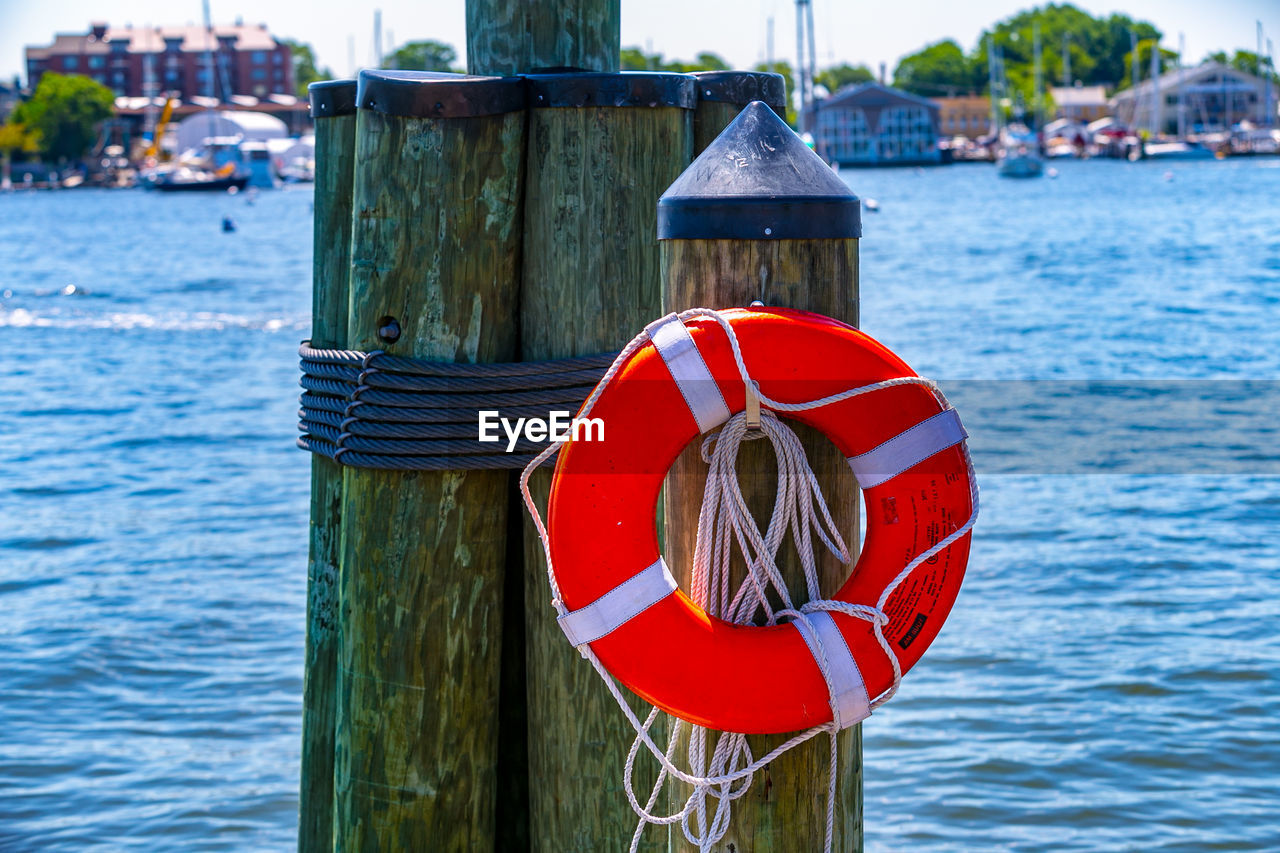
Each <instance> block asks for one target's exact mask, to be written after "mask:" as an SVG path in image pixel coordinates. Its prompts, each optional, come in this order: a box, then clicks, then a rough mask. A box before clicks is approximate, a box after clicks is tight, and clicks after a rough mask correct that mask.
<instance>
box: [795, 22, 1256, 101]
mask: <svg viewBox="0 0 1280 853" xmlns="http://www.w3.org/2000/svg"><path fill="white" fill-rule="evenodd" d="M804 5H805V16H806V17H807V18H808V20H809V67H808V69H807V70H808V72H809V73H808V74H807V75H806V76H807V77H808V78H809V107H810V109H812V108H813V87H814V85H816V84H815V83H814V80H813V78H814V77H815V76H817V73H818V48H817V46H816V45H817V39H815V38H814V37H813V0H805V4H804ZM1259 52H1261V49H1259Z"/></svg>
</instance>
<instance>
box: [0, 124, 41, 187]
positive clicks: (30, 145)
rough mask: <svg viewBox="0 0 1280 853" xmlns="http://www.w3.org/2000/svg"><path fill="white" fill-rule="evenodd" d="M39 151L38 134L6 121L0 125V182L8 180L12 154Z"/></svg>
mask: <svg viewBox="0 0 1280 853" xmlns="http://www.w3.org/2000/svg"><path fill="white" fill-rule="evenodd" d="M39 149H40V134H39V133H37V132H36V131H34V130H31V129H30V128H27V127H24V126H23V125H21V124H18V123H17V122H16V121H12V120H10V121H8V122H5V123H4V124H0V181H3V182H8V180H9V161H10V158H11V157H12V156H13V154H14V152H16V151H21V152H23V153H24V154H34V153H35V152H36V151H38V150H39Z"/></svg>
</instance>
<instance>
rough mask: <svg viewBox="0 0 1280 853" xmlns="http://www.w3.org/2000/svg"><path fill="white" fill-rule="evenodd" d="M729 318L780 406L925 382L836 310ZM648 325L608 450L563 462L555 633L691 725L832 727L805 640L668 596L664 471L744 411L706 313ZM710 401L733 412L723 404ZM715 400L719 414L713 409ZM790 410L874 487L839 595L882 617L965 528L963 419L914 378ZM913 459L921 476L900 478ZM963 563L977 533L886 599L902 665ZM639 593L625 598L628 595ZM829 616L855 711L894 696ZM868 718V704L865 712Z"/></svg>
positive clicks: (605, 393)
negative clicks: (847, 666)
mask: <svg viewBox="0 0 1280 853" xmlns="http://www.w3.org/2000/svg"><path fill="white" fill-rule="evenodd" d="M720 313H721V316H723V317H725V318H726V319H727V320H728V322H729V323H730V325H731V326H732V328H733V330H734V332H735V334H736V336H737V339H738V342H739V345H740V347H741V352H742V356H743V360H744V362H745V364H746V367H747V370H748V372H749V374H750V376H751V377H752V378H753V379H754V380H756V381H757V382H758V383H759V387H760V390H761V393H762V394H763V395H764V396H767V397H769V398H772V399H774V400H777V401H778V402H781V403H790V402H804V401H810V400H814V399H817V398H820V397H824V396H828V395H832V394H836V393H839V392H841V391H846V390H848V389H850V388H854V387H859V386H862V385H867V384H871V383H875V382H880V381H883V380H886V379H892V378H896V377H904V376H915V375H916V374H915V373H914V372H912V370H911V369H910V368H909V367H907V365H906V364H904V363H903V362H902V360H901V359H899V358H898V357H897V356H895V355H894V354H893V353H892V352H890V351H889V350H888V349H887V348H885V347H884V346H883V345H881V344H879V343H878V342H876V341H875V340H873V339H871V338H870V337H868V336H867V335H865V334H863V333H862V332H859V331H858V330H856V329H854V328H852V327H850V326H847V325H845V324H843V323H840V322H838V321H836V320H832V319H831V318H829V317H823V316H821V315H817V314H810V313H807V312H801V311H791V310H785V309H773V308H767V309H741V310H738V309H735V310H731V311H724V312H720ZM682 329H683V330H687V334H686V332H684V331H681V330H682ZM650 330H651V331H652V333H653V340H652V341H651V342H650V343H646V344H644V345H643V346H641V347H640V348H639V349H637V350H636V351H635V352H633V353H632V354H631V356H630V357H629V358H628V359H627V360H626V362H625V363H624V364H623V365H621V367H620V368H619V370H618V372H617V373H616V375H615V376H614V377H613V379H612V380H610V381H609V382H608V384H607V385H606V386H605V387H604V388H603V389H601V391H600V394H599V397H598V398H597V400H596V402H595V405H594V407H593V408H592V410H591V412H590V415H589V416H590V417H591V418H599V419H600V420H601V421H602V422H603V424H604V436H603V439H600V437H599V436H598V435H597V436H594V438H595V439H597V440H573V441H569V442H567V443H566V444H565V445H564V446H563V447H562V449H561V451H560V457H559V460H558V462H557V464H556V468H555V475H554V480H553V483H552V488H551V497H550V503H549V513H548V528H547V530H548V540H549V544H548V549H549V554H550V557H551V561H552V565H553V566H554V571H555V577H556V580H557V583H558V585H559V587H560V594H561V599H562V602H563V604H564V606H565V607H566V608H567V609H568V610H569V611H570V612H569V614H568V615H567V616H564V617H562V618H561V624H562V627H564V628H565V631H566V633H567V634H568V635H569V637H570V640H571V641H572V642H574V644H575V645H582V644H583V643H589V644H590V647H591V649H592V651H594V653H595V654H596V656H597V657H598V658H599V660H600V662H601V663H602V664H603V665H604V667H605V668H606V669H607V670H608V671H609V672H610V673H612V674H613V675H614V676H615V677H616V678H617V679H618V680H619V681H621V682H622V683H623V684H625V685H626V686H627V687H628V688H630V689H631V690H632V691H634V692H635V693H637V694H639V695H640V696H641V697H642V698H644V699H645V700H647V701H648V702H650V703H651V704H653V705H656V706H658V707H660V708H662V709H663V710H666V711H668V712H669V713H671V714H674V715H676V716H678V717H680V718H682V719H685V720H688V721H690V722H693V723H696V724H698V725H701V726H706V727H708V728H713V729H719V730H723V731H731V732H742V733H747V734H763V733H779V732H791V731H797V730H800V729H805V728H808V727H811V726H815V725H822V724H825V723H828V722H831V721H832V717H833V714H832V710H831V706H830V703H831V701H832V699H831V693H832V692H833V690H834V688H832V689H829V688H828V682H827V681H826V680H824V678H823V675H822V673H821V671H820V669H819V666H818V664H817V663H816V662H815V654H816V652H815V651H814V646H813V644H812V642H811V639H812V638H811V637H810V636H809V632H808V631H804V630H800V629H799V627H798V626H797V624H796V623H790V624H782V625H775V626H769V627H754V626H743V625H734V624H730V623H728V622H725V621H723V620H720V619H716V618H714V617H711V616H709V615H708V614H707V613H706V612H705V611H704V610H702V609H701V608H699V607H697V606H696V605H694V603H693V602H692V601H691V600H690V599H689V598H688V597H687V596H686V595H685V594H684V593H683V592H681V591H679V590H676V589H675V588H674V587H675V584H674V582H673V581H671V579H670V575H669V573H667V571H666V569H665V565H664V564H663V563H662V560H661V555H660V554H659V547H658V540H657V533H656V530H655V523H654V518H655V510H656V505H657V501H658V496H659V490H660V489H661V487H662V482H663V478H664V476H665V475H666V473H667V470H668V469H669V468H670V467H671V465H672V463H673V462H674V461H675V459H676V456H677V455H678V454H679V453H680V451H681V450H682V449H683V448H684V447H685V446H686V445H687V444H689V442H690V441H692V440H694V439H695V438H697V437H698V435H699V433H700V432H706V431H708V430H709V429H711V428H714V427H715V426H717V425H718V423H708V422H707V421H708V420H709V419H710V420H712V421H715V420H717V419H718V421H719V423H722V422H723V421H724V420H726V419H727V418H728V417H729V412H730V411H732V412H740V411H742V410H743V409H744V406H745V403H746V401H745V393H744V385H743V382H742V378H741V375H740V373H739V371H738V369H737V367H736V365H735V362H734V359H733V354H732V349H731V344H730V341H729V337H728V335H727V334H726V333H725V331H724V330H723V329H722V328H721V327H720V326H719V325H718V323H717V322H716V321H715V320H714V319H713V318H695V319H693V320H690V321H688V322H686V323H683V324H681V323H680V322H679V321H678V320H676V319H675V318H674V316H672V317H668V318H665V322H664V321H659V323H655V324H653V325H652V326H650ZM664 339H665V341H666V344H667V345H666V346H665V347H664V346H662V344H663V340H664ZM672 341H675V343H676V346H674V348H673V346H672V344H671V342H672ZM690 341H691V342H692V344H693V346H692V348H690V346H689V342H690ZM699 357H700V361H701V363H702V364H703V365H705V367H703V368H701V370H702V371H703V372H702V373H701V374H699V368H698V365H697V362H698V361H699ZM707 374H709V375H707ZM699 375H701V376H702V377H703V378H704V379H705V380H708V381H704V382H703V386H704V387H703V388H702V392H708V391H709V392H710V397H711V398H712V399H711V403H710V404H709V405H710V410H711V413H712V416H711V417H710V418H708V404H707V402H706V400H705V399H704V400H703V401H702V404H701V405H702V409H701V410H699V409H698V407H697V406H693V407H692V408H691V402H690V394H691V392H690V389H691V388H694V389H695V393H700V392H697V391H696V386H695V385H693V384H691V382H692V381H694V380H696V379H697V377H698V376H699ZM711 379H714V382H711V381H709V380H711ZM711 386H714V387H711ZM717 390H718V393H719V395H720V397H721V398H722V400H723V404H720V403H717V402H716V401H715V399H714V398H715V392H716V391H717ZM704 396H705V395H704ZM719 405H723V407H724V409H725V410H724V411H722V412H720V413H719V415H715V409H716V407H717V406H719ZM789 416H790V417H794V418H795V419H796V420H798V421H801V422H803V423H806V424H809V425H811V426H813V427H816V428H817V429H819V430H821V431H822V432H823V433H825V434H826V435H827V437H828V438H829V439H830V440H831V441H832V442H833V443H834V444H835V445H836V446H837V447H838V448H839V449H840V451H841V452H842V453H844V455H845V456H846V457H850V461H851V465H852V466H853V468H854V472H855V476H857V477H858V478H859V482H860V484H861V485H863V488H864V492H863V493H864V500H865V505H866V519H867V532H866V537H865V542H864V545H863V550H862V554H861V557H860V558H859V560H858V562H857V564H856V566H854V568H853V570H852V572H851V574H850V577H849V579H848V580H847V581H846V582H845V584H844V586H843V587H842V588H841V589H840V590H839V592H838V593H837V594H836V595H835V596H834V598H836V599H838V600H841V601H844V602H850V603H856V604H864V605H870V606H875V604H876V602H877V600H878V598H879V597H880V595H881V593H882V592H883V591H884V590H885V588H886V587H887V585H888V584H889V583H890V582H891V581H892V580H893V579H894V577H895V576H897V575H898V573H899V572H901V571H902V569H903V567H904V566H906V565H907V563H908V562H909V561H910V560H912V559H913V558H915V557H916V556H918V555H920V554H922V553H924V552H925V551H926V550H928V549H929V548H930V547H931V546H933V545H935V544H937V543H938V542H940V541H941V540H942V539H943V538H944V537H946V536H947V535H948V534H950V533H952V532H953V531H956V530H958V529H959V528H960V527H961V526H962V525H964V524H965V523H966V522H967V521H968V520H969V518H970V516H971V514H972V512H973V501H972V494H973V493H972V492H971V481H970V473H969V470H970V469H969V466H968V463H967V458H966V455H965V453H964V451H963V450H962V448H961V444H962V442H963V439H964V437H965V436H964V433H963V430H962V428H961V427H960V425H959V420H958V418H956V417H955V415H954V410H951V409H945V410H944V409H943V408H942V406H941V405H940V404H939V402H938V400H937V398H936V397H935V395H934V394H933V393H932V392H931V391H930V390H929V389H927V388H926V387H923V386H922V385H918V384H904V385H898V386H894V387H891V388H886V389H883V390H877V391H875V392H872V393H869V394H864V395H862V396H858V397H853V398H850V399H847V400H843V401H841V402H839V403H835V404H831V405H827V406H824V407H822V408H817V409H810V410H807V411H802V412H797V413H795V414H793V415H789ZM700 420H701V421H702V423H701V428H700ZM922 437H923V438H922ZM922 454H927V455H922ZM917 457H919V458H917ZM903 464H908V465H910V467H908V468H907V469H906V470H900V471H897V470H894V469H895V466H900V465H903ZM881 480H882V482H881ZM968 553H969V534H968V533H967V532H966V533H965V535H964V536H962V537H960V538H957V539H956V540H955V541H954V542H952V543H951V544H950V545H948V546H946V547H945V548H944V549H943V550H941V551H940V552H939V553H937V554H936V555H934V556H933V557H931V558H929V560H928V561H927V562H926V563H925V564H922V565H921V566H920V567H919V568H918V569H917V570H916V571H914V572H913V573H912V574H911V575H910V576H908V578H907V579H906V580H905V581H904V582H903V583H902V585H901V586H900V587H899V588H898V589H897V590H895V591H894V592H893V594H892V595H890V597H889V598H888V600H887V602H886V603H885V606H884V612H885V614H886V615H887V616H888V617H889V621H888V623H887V624H886V625H885V626H884V629H883V631H884V635H885V638H886V639H887V640H888V642H889V643H890V644H891V647H892V648H893V650H894V652H895V654H896V655H897V657H898V660H899V662H900V665H901V668H902V671H903V672H906V671H907V670H908V669H910V668H911V666H912V665H913V664H915V662H916V661H917V660H919V658H920V656H921V654H922V653H923V652H924V650H925V649H926V648H927V647H928V646H929V644H930V643H931V642H932V641H933V639H934V637H936V636H937V633H938V630H939V629H940V628H941V627H942V623H943V621H944V620H945V619H946V617H947V614H948V613H949V612H950V610H951V606H952V604H953V603H954V601H955V597H956V594H957V592H958V591H959V588H960V582H961V579H962V577H963V575H964V570H965V565H966V563H967V560H968ZM646 589H647V592H646V591H645V590H646ZM637 590H638V591H639V592H638V593H637V594H631V595H630V596H629V598H630V601H629V603H628V601H627V600H626V599H628V591H630V592H632V593H636V591H637ZM637 602H638V603H637ZM605 611H608V612H605ZM821 615H822V616H824V617H827V618H828V619H829V623H830V626H835V627H834V628H833V629H832V630H831V631H828V633H827V634H826V635H825V637H824V638H823V643H822V646H823V647H824V649H826V650H827V651H826V652H824V654H826V655H827V659H828V661H829V662H831V663H832V664H833V665H835V664H836V663H838V657H839V656H835V655H832V654H828V653H830V652H834V651H835V650H836V649H835V647H837V646H839V645H840V644H839V643H838V641H837V642H832V639H833V638H835V637H837V636H840V637H843V640H844V645H846V646H847V649H848V653H849V657H851V661H849V662H850V663H851V664H856V667H854V672H852V673H849V674H846V675H847V677H848V678H849V679H852V682H853V683H856V682H857V681H858V680H860V681H861V684H860V685H858V686H859V687H860V688H861V689H862V690H863V691H864V695H862V696H861V697H860V702H861V705H862V707H863V708H867V705H866V703H867V701H868V700H869V699H870V698H874V697H876V696H879V695H880V694H882V693H883V692H884V691H885V690H887V689H888V688H889V687H890V686H891V685H892V683H893V680H894V675H893V669H892V664H891V662H890V661H889V660H888V659H887V658H886V656H885V653H884V651H883V649H882V648H881V646H880V645H879V643H878V641H877V640H876V638H875V636H874V634H873V629H872V625H871V624H870V623H869V622H867V621H864V620H860V619H857V618H854V617H852V616H849V615H846V614H843V613H833V614H830V615H828V614H821ZM834 631H838V634H837V633H834ZM841 652H843V650H841ZM867 713H869V708H867V710H865V711H864V712H863V713H861V714H860V715H859V716H858V719H861V718H862V717H865V716H866V714H867ZM852 722H856V720H854V719H849V720H845V721H844V723H843V724H844V725H848V724H851V723H852Z"/></svg>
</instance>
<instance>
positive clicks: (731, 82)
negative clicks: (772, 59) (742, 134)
mask: <svg viewBox="0 0 1280 853" xmlns="http://www.w3.org/2000/svg"><path fill="white" fill-rule="evenodd" d="M693 76H694V79H695V80H696V81H697V83H696V85H697V88H698V108H697V111H696V112H694V114H693V155H694V156H695V157H696V156H698V155H699V154H701V153H702V152H703V151H705V150H706V148H707V146H708V145H710V144H711V143H712V141H713V140H714V139H715V138H716V137H717V136H719V135H720V131H722V130H724V129H725V128H726V127H728V126H729V122H731V121H733V120H734V119H735V118H737V117H738V113H740V112H742V108H743V107H745V106H746V105H747V104H749V103H751V102H752V101H764V102H765V103H766V104H768V105H769V107H770V108H771V109H772V110H773V111H774V112H776V113H777V114H778V115H779V116H782V117H783V118H785V117H786V114H787V85H786V81H785V80H784V79H783V77H782V75H781V74H773V73H771V72H768V71H700V72H698V73H697V74H694V75H693Z"/></svg>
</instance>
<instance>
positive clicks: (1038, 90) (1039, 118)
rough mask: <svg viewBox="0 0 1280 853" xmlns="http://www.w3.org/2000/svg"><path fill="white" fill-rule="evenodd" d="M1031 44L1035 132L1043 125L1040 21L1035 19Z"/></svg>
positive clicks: (1042, 70) (1042, 68) (1042, 69)
mask: <svg viewBox="0 0 1280 853" xmlns="http://www.w3.org/2000/svg"><path fill="white" fill-rule="evenodd" d="M1031 44H1032V50H1033V52H1034V53H1035V62H1036V76H1035V92H1034V93H1033V94H1032V98H1033V99H1034V101H1035V105H1034V110H1035V121H1036V132H1037V133H1039V132H1040V128H1042V127H1044V107H1043V103H1044V65H1043V63H1042V62H1041V59H1042V56H1041V53H1040V22H1039V21H1036V22H1034V23H1033V24H1032V25H1031Z"/></svg>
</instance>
